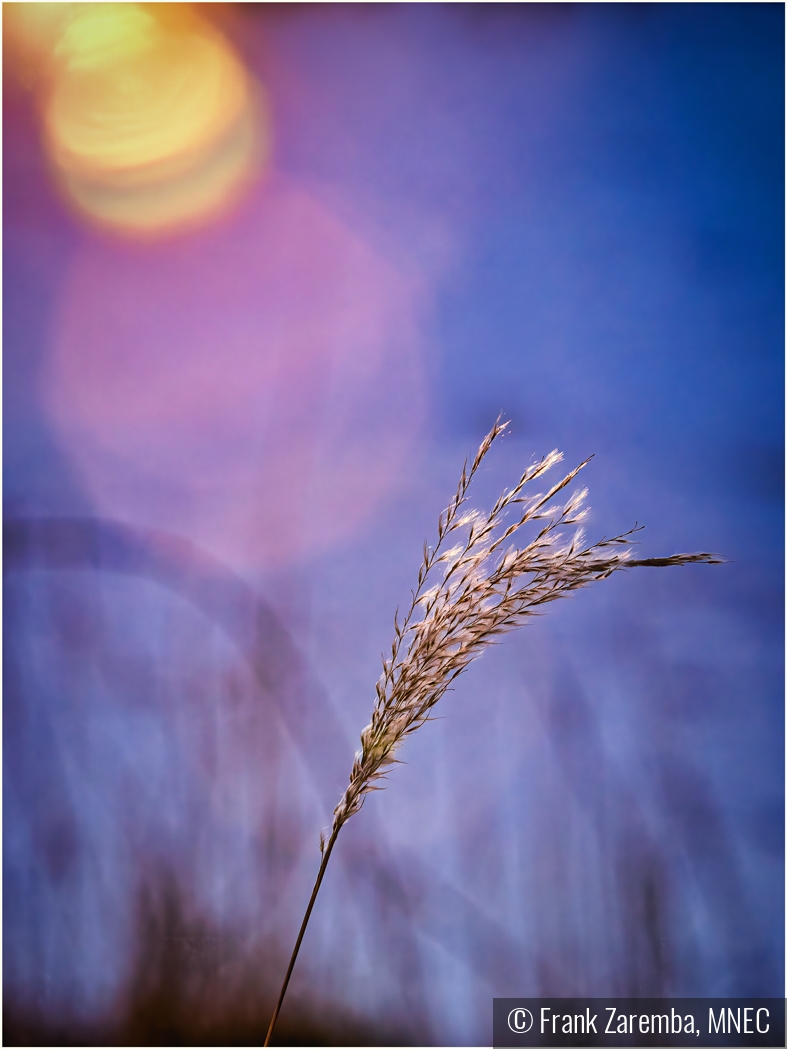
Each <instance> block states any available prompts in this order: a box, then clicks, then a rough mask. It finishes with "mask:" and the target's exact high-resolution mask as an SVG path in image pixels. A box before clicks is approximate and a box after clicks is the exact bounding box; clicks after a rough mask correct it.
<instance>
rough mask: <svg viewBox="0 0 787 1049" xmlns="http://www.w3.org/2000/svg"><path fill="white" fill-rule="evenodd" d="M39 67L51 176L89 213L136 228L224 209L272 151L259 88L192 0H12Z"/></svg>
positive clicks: (29, 56) (20, 46) (26, 47)
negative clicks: (163, 0)
mask: <svg viewBox="0 0 787 1049" xmlns="http://www.w3.org/2000/svg"><path fill="white" fill-rule="evenodd" d="M5 22H6V32H7V34H8V36H9V38H10V41H11V46H12V48H14V47H16V49H17V50H18V51H19V53H20V55H22V56H23V57H24V60H25V61H26V64H27V70H28V78H29V70H30V67H31V63H32V64H33V65H34V67H35V69H36V73H37V74H38V79H39V83H40V84H41V85H42V87H41V98H42V120H43V136H44V143H45V146H46V150H47V153H48V155H49V158H50V160H51V162H52V165H53V168H54V172H55V174H56V177H57V180H58V182H59V184H60V185H61V187H62V188H63V190H64V192H65V194H66V196H67V198H68V199H69V200H70V202H71V203H72V204H73V205H75V206H76V208H77V209H78V210H79V211H80V212H81V213H82V214H84V215H86V216H87V217H89V218H91V219H92V220H94V221H97V222H99V223H101V224H104V225H108V226H111V227H114V228H116V229H118V230H122V231H125V232H128V233H132V234H146V233H155V232H159V231H166V230H171V229H173V228H179V227H182V226H184V225H191V224H193V223H195V222H199V221H204V220H205V219H206V218H209V217H212V216H213V215H215V214H217V213H218V212H220V211H222V210H224V209H225V208H226V207H227V205H228V204H229V203H231V202H232V201H233V200H234V199H235V198H236V196H237V194H238V192H239V190H241V189H242V188H243V187H244V185H246V184H247V183H248V182H249V181H250V179H251V178H252V177H253V176H254V175H255V174H256V173H258V172H259V170H260V168H261V166H263V165H264V163H265V161H266V159H267V155H268V152H269V137H270V136H269V121H268V118H267V108H266V105H265V99H264V95H263V93H262V90H261V89H260V88H259V86H258V85H257V84H255V83H254V82H253V80H252V78H251V77H250V75H249V74H248V73H247V71H246V69H245V68H244V66H243V64H242V63H241V61H240V60H239V58H238V57H237V55H236V54H235V53H234V52H233V50H232V49H231V47H230V46H229V44H228V43H227V41H226V40H225V39H224V38H223V37H222V36H221V35H220V34H219V33H218V32H217V31H216V30H215V29H213V28H212V27H211V26H209V25H208V24H207V23H206V22H205V21H204V20H203V19H201V18H200V17H198V16H197V15H196V14H195V12H194V11H193V9H192V8H191V5H189V4H137V3H95V4H91V3H87V4H81V3H80V4H7V5H6V18H5Z"/></svg>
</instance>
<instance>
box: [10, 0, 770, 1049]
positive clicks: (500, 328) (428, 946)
mask: <svg viewBox="0 0 787 1049" xmlns="http://www.w3.org/2000/svg"><path fill="white" fill-rule="evenodd" d="M216 6H220V5H216ZM221 6H224V5H221ZM215 17H217V18H220V29H221V32H222V33H223V34H225V35H226V37H227V38H228V39H230V40H231V41H232V42H233V43H234V46H235V48H236V49H237V51H238V53H239V54H240V56H241V57H242V58H243V60H244V62H245V63H246V66H247V68H249V69H250V70H251V71H252V72H253V73H254V75H255V76H256V77H257V80H258V81H259V83H260V84H261V85H262V87H263V89H264V91H265V92H266V97H267V99H268V104H269V108H270V114H271V127H272V147H271V150H272V152H271V160H270V166H269V168H268V169H267V171H266V172H265V173H263V174H262V175H261V176H260V177H259V179H258V181H257V182H256V183H255V184H254V185H253V186H252V187H251V188H250V189H249V190H247V192H246V193H245V195H243V196H242V197H241V198H239V200H238V202H237V203H236V204H235V205H234V206H233V208H232V209H230V210H229V211H228V212H226V213H225V214H224V215H222V216H219V217H218V218H217V219H215V220H214V221H212V222H208V223H206V224H204V225H203V226H201V227H199V228H197V229H194V230H190V231H186V232H182V233H178V234H175V235H171V236H169V237H163V238H161V239H158V240H154V241H151V242H148V241H138V240H135V239H129V238H126V237H124V236H123V235H120V234H117V233H106V232H103V231H101V230H100V229H96V228H95V227H93V226H91V225H90V224H89V223H88V222H87V221H85V220H83V219H82V218H80V217H79V215H78V214H77V213H75V212H72V211H70V210H69V207H68V206H67V204H66V203H65V202H64V200H63V198H62V197H61V196H60V195H59V194H58V192H57V190H56V188H55V184H54V182H53V179H52V177H51V173H50V168H49V166H48V163H47V161H46V159H45V155H44V151H43V147H42V145H41V138H40V122H39V118H38V117H37V115H36V113H37V111H36V108H35V105H34V96H33V95H31V94H30V92H29V91H27V90H26V88H25V87H24V86H20V84H19V83H17V82H16V81H15V80H14V79H13V77H12V76H11V75H10V74H9V75H8V82H7V85H6V88H5V95H4V103H5V139H4V147H5V148H4V193H5V207H4V271H3V272H4V357H5V368H4V419H5V429H4V462H5V555H4V567H5V605H4V626H5V649H4V658H5V666H4V672H5V677H4V733H3V739H4V838H3V842H4V844H3V860H4V900H5V903H4V923H3V932H4V965H3V970H4V996H5V1011H6V1018H5V1023H6V1044H49V1045H52V1044H65V1043H68V1042H69V1041H70V1042H71V1043H72V1044H88V1043H90V1042H91V1041H93V1042H96V1043H98V1044H107V1039H110V1038H115V1039H120V1044H132V1043H133V1044H139V1043H146V1042H147V1043H150V1044H159V1045H164V1044H208V1043H209V1041H210V1040H211V1039H213V1040H214V1041H217V1042H218V1043H221V1044H238V1043H239V1042H243V1041H244V1039H245V1041H246V1043H247V1044H260V1038H261V1036H262V1035H263V1034H264V1031H265V1028H266V1026H267V1021H268V1019H269V1016H270V1012H271V1010H272V1006H273V1003H274V1001H275V998H276V994H277V992H278V986H279V983H280V980H281V978H282V976H283V973H284V969H285V968H286V963H287V959H288V957H289V952H290V950H291V947H292V944H293V941H294V937H295V934H296V932H297V929H298V925H299V923H300V919H301V916H302V913H303V909H304V907H305V904H306V901H307V899H308V894H309V891H310V889H311V884H312V882H313V879H314V875H315V874H316V870H317V866H318V864H319V849H318V842H319V833H320V830H321V829H322V828H323V827H324V826H326V825H327V824H328V823H329V822H330V813H331V810H332V809H333V806H334V805H335V804H336V802H337V801H338V798H339V796H340V794H341V791H342V790H343V789H344V786H345V783H346V779H347V776H348V774H349V771H350V766H351V763H352V757H353V753H354V751H355V749H356V747H357V745H358V735H359V733H360V730H361V729H362V728H363V726H364V725H365V724H366V723H367V721H368V719H369V716H370V714H371V709H372V703H373V699H374V682H375V680H376V678H377V676H378V674H379V653H380V652H381V651H386V650H387V649H388V647H389V645H390V642H391V639H392V636H393V614H394V609H395V608H396V607H397V605H404V604H405V603H406V602H407V601H408V599H409V590H410V587H411V586H414V585H415V577H416V573H417V569H418V565H419V563H420V557H421V547H422V543H423V539H424V538H425V537H428V538H429V539H430V540H433V539H434V538H435V534H436V523H437V516H438V513H439V511H440V510H441V509H442V508H443V507H444V506H445V504H446V503H447V501H448V499H449V498H450V496H451V494H452V493H453V490H454V488H455V485H456V481H457V479H458V476H459V471H460V469H461V464H462V460H463V458H464V456H465V455H466V454H468V453H471V454H472V453H473V452H474V450H475V448H476V447H477V445H478V443H479V441H480V439H481V438H482V437H483V435H484V433H485V432H486V431H487V430H488V429H489V428H490V427H491V425H492V423H493V422H494V420H495V418H496V417H497V415H498V413H499V412H501V411H502V412H503V414H504V415H505V416H506V417H508V418H510V419H511V420H512V422H511V427H510V435H509V436H507V437H506V438H505V439H504V440H503V441H502V442H501V445H500V447H499V448H496V449H495V450H494V452H493V453H491V454H490V457H489V458H488V460H487V461H486V463H485V466H484V469H483V472H482V475H481V477H480V478H479V483H478V491H477V499H478V503H479V505H484V504H489V503H491V502H492V501H493V500H494V498H495V497H496V495H497V494H498V493H499V492H500V491H501V490H502V488H503V487H504V486H505V485H507V484H510V483H512V482H513V481H514V480H515V478H516V476H517V475H518V473H520V472H521V470H522V468H523V467H524V466H525V465H526V464H527V463H529V462H530V461H532V459H533V457H534V456H540V455H542V454H544V453H545V452H547V451H549V450H551V449H552V448H553V447H559V448H560V449H562V450H563V451H564V452H565V453H566V463H567V465H568V466H573V465H575V464H576V463H577V462H579V461H581V460H582V459H584V458H585V457H586V456H587V455H589V454H591V453H594V454H595V458H594V459H593V461H592V463H591V464H590V466H589V467H588V468H587V469H586V470H585V471H584V480H585V483H587V484H588V486H589V488H590V503H591V505H592V507H593V515H592V517H591V519H590V522H589V525H588V532H589V536H590V538H591V539H595V538H600V537H601V536H602V535H604V534H606V535H611V534H615V533H617V532H621V531H624V530H625V529H627V528H629V527H631V526H632V525H634V523H635V522H640V523H644V524H645V525H646V528H645V530H644V531H643V532H642V533H641V534H640V536H639V538H640V540H641V544H642V545H641V547H640V550H641V552H642V554H641V556H657V555H665V554H670V553H674V552H677V551H693V550H709V551H713V552H716V553H720V554H723V555H724V556H725V557H727V558H729V563H727V564H725V565H723V566H717V567H709V566H702V565H700V566H696V567H687V568H682V569H671V570H658V571H657V570H650V569H638V570H634V571H632V572H629V573H618V574H617V575H615V576H614V577H613V578H611V579H609V580H607V581H605V582H603V583H600V584H598V585H597V586H595V587H594V588H593V589H591V590H588V591H583V592H582V593H578V594H576V595H575V596H574V597H573V598H572V600H571V601H565V602H559V603H556V604H554V605H551V606H549V607H548V609H547V611H546V613H545V615H544V617H543V618H542V619H539V620H536V621H534V622H533V623H532V624H531V625H529V626H528V627H527V628H525V629H524V630H522V631H520V632H519V633H517V634H515V635H512V636H510V637H508V638H506V639H505V640H504V641H503V642H502V643H501V644H500V645H499V646H498V647H496V648H493V649H491V650H489V651H487V652H486V653H485V654H484V656H483V658H482V659H481V660H480V661H479V662H478V663H476V664H474V665H473V667H472V668H471V669H470V671H469V672H468V673H467V675H466V676H464V677H463V678H462V679H461V680H460V681H459V682H457V687H456V690H455V691H454V692H453V693H449V694H448V695H447V696H446V698H445V699H444V700H443V701H442V702H441V704H440V707H439V708H438V710H437V713H438V714H440V715H442V718H441V719H440V720H436V721H435V723H434V724H431V725H427V726H426V727H424V728H423V729H422V730H421V731H420V732H419V733H418V734H417V735H416V736H414V737H412V738H411V739H410V740H409V741H408V742H407V744H406V745H405V747H404V749H403V751H402V755H401V756H402V758H403V760H404V761H405V762H406V764H403V765H401V766H399V767H397V768H395V769H394V770H393V771H392V773H391V775H390V777H389V785H388V787H387V789H386V790H385V791H383V792H382V793H379V794H377V795H374V796H372V797H371V799H370V800H369V801H368V803H367V804H366V806H365V808H364V809H363V811H362V812H361V813H360V814H359V815H358V816H357V817H354V818H353V819H352V821H351V822H350V823H349V824H348V825H347V827H346V828H345V830H344V831H343V832H342V835H341V837H340V838H339V841H338V844H337V846H336V849H335V851H334V854H333V859H332V861H331V864H330V867H329V868H328V873H327V876H326V879H325V882H324V885H323V888H322V891H321V895H320V897H319V899H318V903H317V906H316V908H315V911H314V915H313V918H312V923H311V925H310V927H309V930H308V932H307V935H306V938H305V940H304V943H303V948H302V952H301V955H300V958H299V961H298V964H297V967H296V970H295V974H294V977H293V980H292V984H291V987H290V991H289V992H288V998H287V1000H286V1003H285V1006H284V1009H283V1012H282V1016H281V1028H280V1034H281V1038H282V1039H283V1040H284V1039H287V1038H289V1039H290V1040H291V1042H292V1043H294V1044H310V1043H314V1042H316V1043H319V1042H320V1040H321V1039H323V1040H325V1042H330V1040H331V1039H333V1040H334V1041H335V1042H336V1043H337V1044H353V1042H356V1043H365V1044H383V1045H384V1044H407V1043H411V1044H421V1045H424V1044H428V1045H479V1044H485V1043H489V1041H490V1039H491V1023H492V998H493V997H494V996H538V995H550V996H560V995H565V996H570V995H599V996H600V995H609V996H613V995H619V996H624V995H630V996H659V995H665V996H721V995H760V996H781V995H783V993H784V841H783V835H784V707H783V641H784V625H783V596H784V595H783V580H784V573H783V506H784V504H783V491H784V488H783V482H784V456H783V449H784V441H783V433H784V430H783V425H784V416H783V388H784V387H783V287H784V266H783V242H784V238H783V229H784V223H783V129H784V114H783V37H784V34H783V19H784V12H783V8H782V7H781V5H777V4H719V5H717V4H686V5H683V4H676V5H656V4H653V5H651V4H643V5H594V4H590V5H531V4H522V5H509V4H505V5H496V4H490V5H431V4H427V5H416V4H402V5H333V4H326V5H304V6H301V5H254V4H244V5H234V6H232V7H229V6H228V10H227V11H225V12H224V13H222V14H220V15H219V14H215ZM25 1039H27V1041H25ZM134 1040H136V1041H134Z"/></svg>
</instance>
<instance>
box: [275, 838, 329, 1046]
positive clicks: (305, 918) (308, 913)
mask: <svg viewBox="0 0 787 1049" xmlns="http://www.w3.org/2000/svg"><path fill="white" fill-rule="evenodd" d="M340 829H341V827H340V826H339V827H336V828H334V830H332V831H331V836H330V838H328V841H327V843H326V845H325V849H324V850H323V854H322V863H321V864H320V869H319V871H318V872H317V880H316V881H315V883H314V888H313V889H312V894H311V899H310V900H309V905H308V907H307V908H306V913H305V914H304V916H303V921H302V922H301V931H300V932H299V933H298V939H297V940H296V941H295V946H294V947H293V950H292V957H291V958H290V964H289V965H288V966H287V974H286V976H285V977H284V983H283V984H282V985H281V991H280V992H279V1000H278V1002H276V1008H275V1009H274V1010H273V1016H272V1017H271V1022H270V1027H269V1028H268V1033H267V1034H266V1035H265V1041H264V1042H263V1046H268V1045H270V1041H271V1035H272V1034H273V1028H274V1027H275V1025H276V1020H277V1019H278V1017H279V1010H280V1009H281V1003H282V1002H283V1001H284V995H285V994H286V993H287V985H288V984H289V982H290V977H291V976H292V970H293V969H294V968H295V959H296V958H297V957H298V951H299V950H300V948H301V940H302V939H303V934H304V933H305V932H306V926H307V925H308V924H309V918H310V917H311V913H312V908H313V907H314V901H315V900H316V899H317V893H318V892H319V891H320V885H321V884H322V879H323V875H324V874H325V868H326V867H327V866H328V860H329V859H330V858H331V849H332V848H333V844H334V842H335V841H336V838H337V836H338V834H339V830H340Z"/></svg>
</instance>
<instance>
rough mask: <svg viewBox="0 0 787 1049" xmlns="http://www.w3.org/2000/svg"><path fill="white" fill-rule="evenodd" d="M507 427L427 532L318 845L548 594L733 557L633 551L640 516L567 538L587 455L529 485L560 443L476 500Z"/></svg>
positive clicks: (466, 472)
mask: <svg viewBox="0 0 787 1049" xmlns="http://www.w3.org/2000/svg"><path fill="white" fill-rule="evenodd" d="M507 426H508V423H505V422H501V421H500V419H498V421H497V422H496V423H495V425H494V426H493V427H492V429H491V430H490V432H489V433H488V434H487V435H486V437H485V438H484V440H483V441H482V443H481V446H480V448H479V449H478V452H477V454H476V456H475V459H474V460H473V462H472V464H471V465H470V467H469V469H468V464H467V460H465V464H464V466H463V468H462V476H461V478H460V480H459V486H458V488H457V490H456V494H455V495H454V497H453V499H452V500H451V502H450V503H449V504H448V507H447V508H446V509H445V510H444V511H443V513H442V514H441V515H440V519H439V521H438V523H437V542H436V544H435V545H434V546H433V547H430V546H428V545H427V544H426V543H424V556H423V562H422V564H421V567H420V569H419V570H418V584H417V587H416V589H415V590H414V591H413V593H412V601H411V603H410V607H409V608H408V610H407V612H406V613H405V615H404V618H403V619H402V620H401V621H400V620H399V615H398V612H397V614H396V615H395V616H394V640H393V644H392V645H391V654H390V655H389V656H387V657H384V658H383V671H382V675H381V677H380V679H379V681H378V682H377V685H376V692H377V696H376V699H375V704H374V710H373V712H372V720H371V721H370V723H369V724H368V725H367V726H366V728H365V729H364V730H363V732H362V733H361V749H360V750H359V751H358V753H357V754H356V755H355V761H354V763H353V767H352V772H351V774H350V782H349V785H348V787H347V789H346V791H345V792H344V795H343V796H342V799H341V801H340V802H339V804H338V805H337V806H336V808H335V810H334V813H333V824H332V826H331V829H330V833H329V835H328V836H326V835H325V834H323V835H322V837H321V841H320V847H321V849H324V848H325V843H326V841H327V840H330V841H331V842H332V841H335V839H336V835H337V834H338V832H339V830H340V829H341V827H342V825H343V824H344V823H345V822H346V821H347V820H348V819H349V818H350V816H352V815H354V814H355V813H356V812H358V810H359V809H360V808H361V806H362V805H363V803H364V800H365V798H366V795H367V794H368V793H369V791H371V790H378V789H380V780H381V779H382V778H383V777H384V776H385V775H386V773H387V772H388V771H389V770H390V767H391V765H393V764H395V763H396V761H397V758H396V752H397V750H398V748H399V746H400V745H401V743H402V741H403V740H404V739H405V737H406V736H408V735H410V733H412V732H415V730H416V729H418V728H420V726H421V725H423V724H424V722H425V721H427V720H428V719H429V715H430V712H431V711H432V708H433V707H434V705H435V704H436V703H437V702H438V700H440V699H441V698H442V696H443V695H444V694H445V692H446V690H447V689H448V688H449V687H450V685H451V683H452V682H453V681H454V680H456V678H457V677H458V676H459V675H460V674H462V673H463V672H464V671H465V670H467V668H468V666H469V665H470V663H471V662H472V660H473V659H474V658H475V657H476V656H477V655H479V653H480V652H481V651H482V650H483V649H484V648H485V647H486V646H487V645H489V644H490V643H491V642H493V641H494V639H495V638H496V637H498V636H499V635H500V634H504V633H506V632H507V631H509V630H513V629H514V628H515V627H517V626H520V625H521V624H523V623H524V622H525V621H526V620H527V619H528V618H529V617H530V616H533V615H536V614H538V612H539V610H540V609H541V608H542V606H544V605H546V604H547V603H548V602H550V601H555V600H557V599H558V598H560V597H566V596H567V595H568V594H570V593H571V592H572V591H574V590H578V589H579V588H580V587H583V586H587V585H588V584H589V583H592V582H594V581H595V580H597V579H606V577H607V576H609V575H611V574H612V573H613V572H616V571H618V570H620V569H624V568H634V567H638V566H643V567H654V568H655V567H668V566H672V565H686V564H694V563H698V562H701V563H705V564H720V563H722V562H723V560H724V559H723V558H721V557H717V556H715V555H713V554H706V553H694V554H673V555H672V556H669V557H653V558H646V559H644V560H635V559H633V558H632V557H631V553H632V550H631V546H632V543H633V540H632V538H631V537H632V536H633V535H634V533H635V532H637V531H639V528H638V527H637V526H636V525H635V527H634V528H632V529H630V530H629V531H628V532H624V533H622V534H621V535H617V536H614V537H613V538H611V539H607V538H603V539H601V540H600V541H599V542H597V543H594V544H592V545H590V546H586V545H584V533H583V530H582V528H581V527H578V528H577V530H576V531H575V532H574V533H573V535H571V536H570V537H569V538H567V539H564V538H563V535H562V533H561V531H560V529H561V528H562V527H564V526H571V525H580V524H581V522H582V521H583V519H584V518H585V516H586V515H587V508H586V507H585V506H584V501H585V498H586V496H587V489H586V488H582V489H578V490H577V491H575V492H574V493H573V494H572V495H571V496H570V497H569V498H568V499H567V500H566V501H565V502H562V501H556V498H555V497H556V496H558V495H559V494H560V493H561V492H562V491H563V490H564V489H565V488H566V487H567V486H568V485H570V484H571V482H572V481H573V480H574V478H575V477H576V476H577V474H578V473H579V472H580V470H582V469H583V468H584V467H585V466H587V464H588V462H590V459H586V460H585V461H584V462H583V463H580V464H579V466H577V467H576V468H575V469H574V470H571V471H570V472H569V473H567V474H566V475H565V476H564V477H563V478H562V480H560V481H558V482H557V483H556V484H554V485H552V486H551V487H550V488H549V489H548V490H547V491H546V492H543V493H542V492H537V493H533V494H526V489H527V492H528V493H529V492H530V489H529V487H528V486H530V485H531V483H532V482H533V481H537V480H538V479H539V478H540V477H542V476H543V475H544V474H546V472H547V471H548V470H550V469H551V468H552V467H553V466H555V465H556V464H557V463H559V462H560V461H561V460H562V458H563V457H562V454H561V453H560V452H557V451H553V452H550V453H549V455H546V456H544V458H543V459H541V460H540V461H539V462H537V463H534V464H533V465H531V466H529V467H528V468H527V469H526V470H525V471H524V473H523V474H522V476H521V477H520V478H519V480H518V481H517V483H516V484H515V485H514V487H513V488H511V489H508V490H506V491H504V492H503V494H502V495H501V496H500V497H499V498H498V499H497V501H496V502H495V504H494V506H493V507H492V509H491V510H490V511H489V512H488V513H481V512H479V511H478V510H471V509H467V508H466V502H467V493H468V489H469V487H470V483H471V481H472V480H473V477H474V476H475V474H476V472H477V471H478V468H479V466H480V465H481V462H482V461H483V459H484V457H485V456H486V454H487V452H488V451H489V449H490V448H491V447H492V444H493V443H494V441H495V440H496V439H497V438H498V437H499V436H500V435H501V434H502V433H503V432H504V430H505V429H506V428H507ZM591 458H592V457H591ZM533 522H540V525H539V527H538V530H537V532H536V534H535V536H534V538H532V539H531V541H530V542H529V543H527V545H525V546H523V547H521V548H518V547H517V546H516V544H515V542H514V539H515V537H516V534H517V532H518V531H519V529H521V528H523V527H524V526H525V525H528V524H531V523H533Z"/></svg>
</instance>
